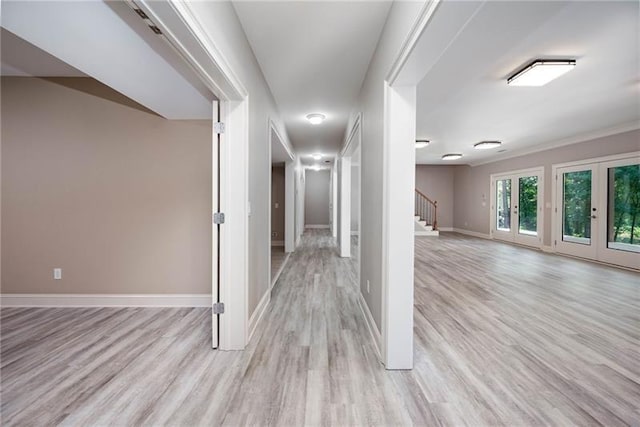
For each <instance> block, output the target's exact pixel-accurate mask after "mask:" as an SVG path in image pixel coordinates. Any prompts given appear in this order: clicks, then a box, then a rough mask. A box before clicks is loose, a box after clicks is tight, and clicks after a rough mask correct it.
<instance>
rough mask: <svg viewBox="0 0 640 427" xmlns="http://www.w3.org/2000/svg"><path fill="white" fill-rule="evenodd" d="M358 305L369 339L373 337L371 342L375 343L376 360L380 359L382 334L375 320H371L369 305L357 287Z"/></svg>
mask: <svg viewBox="0 0 640 427" xmlns="http://www.w3.org/2000/svg"><path fill="white" fill-rule="evenodd" d="M358 305H359V306H360V311H362V315H363V316H364V320H365V321H366V322H367V329H369V333H370V334H371V339H373V344H374V345H375V348H376V351H377V352H378V360H380V361H382V350H381V349H382V335H381V334H380V331H379V330H378V326H377V325H376V321H375V320H373V315H372V314H371V310H369V306H368V305H367V302H366V301H365V300H364V295H362V291H360V289H358Z"/></svg>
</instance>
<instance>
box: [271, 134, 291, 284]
mask: <svg viewBox="0 0 640 427" xmlns="http://www.w3.org/2000/svg"><path fill="white" fill-rule="evenodd" d="M269 140H270V144H269V145H270V147H269V149H270V151H271V163H270V165H269V167H270V170H271V173H270V177H271V185H270V187H269V188H270V192H269V205H270V208H269V230H268V231H269V239H268V241H269V263H270V268H269V274H270V276H269V283H270V289H273V287H274V286H275V284H276V283H277V281H278V278H279V277H280V274H281V273H282V271H283V270H284V266H285V264H286V262H287V260H288V259H289V255H290V253H291V252H293V250H294V246H295V245H294V240H295V239H294V222H295V208H294V193H295V188H294V187H295V179H294V163H293V162H294V156H293V153H292V152H291V150H290V149H289V148H288V147H287V144H286V142H285V141H284V139H283V138H282V137H281V136H280V134H279V133H278V131H277V129H276V127H275V125H274V123H273V122H269Z"/></svg>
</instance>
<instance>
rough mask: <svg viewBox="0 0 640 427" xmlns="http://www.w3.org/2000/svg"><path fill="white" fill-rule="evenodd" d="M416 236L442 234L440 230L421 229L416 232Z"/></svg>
mask: <svg viewBox="0 0 640 427" xmlns="http://www.w3.org/2000/svg"><path fill="white" fill-rule="evenodd" d="M415 235H416V237H437V236H439V235H440V231H438V230H421V231H416V232H415Z"/></svg>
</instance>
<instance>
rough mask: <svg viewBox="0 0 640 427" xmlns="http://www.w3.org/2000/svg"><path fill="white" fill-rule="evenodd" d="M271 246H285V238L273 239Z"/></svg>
mask: <svg viewBox="0 0 640 427" xmlns="http://www.w3.org/2000/svg"><path fill="white" fill-rule="evenodd" d="M271 246H284V240H272V241H271Z"/></svg>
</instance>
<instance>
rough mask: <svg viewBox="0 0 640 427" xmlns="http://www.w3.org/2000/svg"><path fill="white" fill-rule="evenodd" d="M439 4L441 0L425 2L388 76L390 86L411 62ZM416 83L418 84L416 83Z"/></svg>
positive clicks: (387, 80)
mask: <svg viewBox="0 0 640 427" xmlns="http://www.w3.org/2000/svg"><path fill="white" fill-rule="evenodd" d="M439 4H440V0H430V1H427V2H425V3H424V5H423V6H422V9H420V13H418V17H417V18H416V21H415V22H414V24H413V26H412V27H411V30H410V31H409V33H408V35H407V37H406V38H405V40H404V42H403V43H402V46H401V48H400V53H398V56H396V59H395V61H393V64H392V65H391V69H390V70H389V73H388V74H387V77H386V79H385V81H386V82H387V83H388V84H389V85H393V84H394V83H395V81H396V79H397V78H398V75H399V74H400V72H401V71H402V68H403V67H404V65H405V64H406V63H407V61H408V60H409V57H410V56H411V53H412V52H413V49H414V48H415V47H416V45H417V44H418V40H419V39H420V36H421V35H422V33H423V32H424V29H425V28H426V27H427V24H428V23H429V21H430V20H431V17H432V16H433V13H434V12H435V10H436V8H437V7H438V5H439ZM414 83H415V84H417V83H418V82H414Z"/></svg>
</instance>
